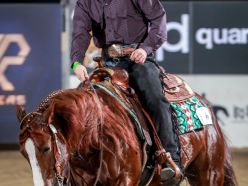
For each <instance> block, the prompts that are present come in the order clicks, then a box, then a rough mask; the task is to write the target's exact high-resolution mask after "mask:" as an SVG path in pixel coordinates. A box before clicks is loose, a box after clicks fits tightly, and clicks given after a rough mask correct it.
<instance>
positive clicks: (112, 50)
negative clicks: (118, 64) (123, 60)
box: [108, 44, 123, 58]
mask: <svg viewBox="0 0 248 186" xmlns="http://www.w3.org/2000/svg"><path fill="white" fill-rule="evenodd" d="M122 49H123V47H122V46H121V45H119V44H113V45H110V46H109V47H108V56H109V57H111V58H117V57H122V56H123V51H122Z"/></svg>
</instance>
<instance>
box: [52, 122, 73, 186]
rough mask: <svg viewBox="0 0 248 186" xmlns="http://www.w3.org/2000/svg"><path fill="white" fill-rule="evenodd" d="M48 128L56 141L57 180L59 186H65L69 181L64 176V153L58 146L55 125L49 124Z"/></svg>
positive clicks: (54, 146) (54, 151)
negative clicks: (62, 157)
mask: <svg viewBox="0 0 248 186" xmlns="http://www.w3.org/2000/svg"><path fill="white" fill-rule="evenodd" d="M48 127H49V129H50V130H51V131H52V134H53V139H54V145H53V154H54V159H55V172H56V180H57V182H58V185H59V186H65V185H67V184H64V183H66V182H67V181H68V180H67V179H66V178H65V177H64V176H62V162H61V160H62V159H61V156H62V152H61V149H60V147H59V145H58V136H57V134H58V131H57V129H56V128H55V126H54V125H53V124H48Z"/></svg>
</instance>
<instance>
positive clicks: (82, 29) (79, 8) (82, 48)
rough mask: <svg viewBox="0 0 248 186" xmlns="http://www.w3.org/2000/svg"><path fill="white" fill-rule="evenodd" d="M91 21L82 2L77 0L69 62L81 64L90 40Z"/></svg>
mask: <svg viewBox="0 0 248 186" xmlns="http://www.w3.org/2000/svg"><path fill="white" fill-rule="evenodd" d="M91 30H92V29H91V19H90V17H89V15H88V12H87V5H86V3H85V1H84V0H78V1H77V3H76V7H75V12H74V16H73V31H72V43H71V62H72V63H73V62H75V61H79V62H81V63H82V62H83V60H84V57H85V53H86V50H87V49H88V47H89V44H90V39H91V34H90V32H91Z"/></svg>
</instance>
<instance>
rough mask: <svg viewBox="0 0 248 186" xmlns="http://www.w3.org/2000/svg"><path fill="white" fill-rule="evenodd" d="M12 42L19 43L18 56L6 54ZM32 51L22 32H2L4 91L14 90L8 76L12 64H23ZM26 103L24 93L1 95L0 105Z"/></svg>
mask: <svg viewBox="0 0 248 186" xmlns="http://www.w3.org/2000/svg"><path fill="white" fill-rule="evenodd" d="M12 44H17V45H18V47H19V51H18V53H17V55H16V56H7V55H5V54H6V52H7V50H8V49H9V47H10V46H11V45H12ZM29 52H30V46H29V44H28V43H27V41H26V39H25V38H24V36H23V35H22V34H0V88H1V89H2V90H3V91H8V92H9V91H14V90H15V86H14V84H13V83H12V82H10V80H8V78H7V77H6V71H7V69H8V67H9V66H11V65H22V64H23V63H24V62H25V60H26V57H27V56H28V54H29ZM14 104H25V96H24V95H0V105H14Z"/></svg>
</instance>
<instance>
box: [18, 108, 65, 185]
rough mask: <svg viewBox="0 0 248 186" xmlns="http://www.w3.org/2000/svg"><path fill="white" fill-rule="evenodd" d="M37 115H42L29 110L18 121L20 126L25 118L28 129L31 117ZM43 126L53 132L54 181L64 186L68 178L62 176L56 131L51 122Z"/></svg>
mask: <svg viewBox="0 0 248 186" xmlns="http://www.w3.org/2000/svg"><path fill="white" fill-rule="evenodd" d="M37 115H42V113H40V112H31V113H28V114H27V115H25V116H24V117H23V119H22V120H21V122H20V128H21V129H22V128H23V124H24V121H26V120H27V123H25V124H26V125H25V127H26V128H29V129H30V128H31V127H30V123H31V122H32V121H33V119H34V118H35V116H37ZM44 126H46V127H48V128H49V130H50V131H51V132H52V134H53V142H54V145H53V155H54V159H55V173H56V181H57V183H58V186H65V185H66V184H64V183H66V182H67V181H68V180H66V178H65V177H64V176H62V162H61V160H62V158H61V156H62V152H61V149H60V146H59V145H58V136H57V134H58V131H57V129H56V128H55V126H54V125H53V124H44ZM65 180H66V181H65Z"/></svg>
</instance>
